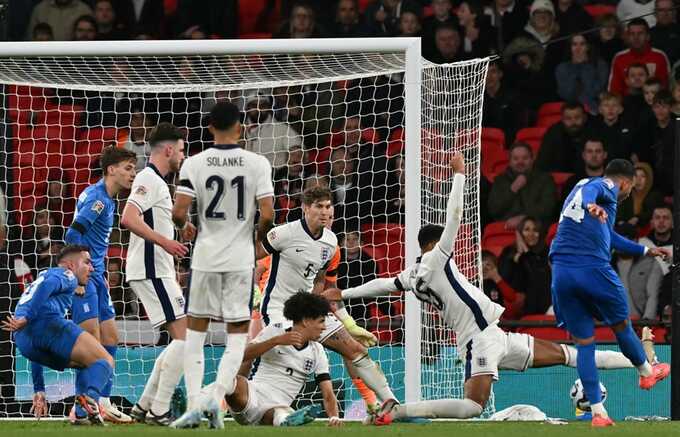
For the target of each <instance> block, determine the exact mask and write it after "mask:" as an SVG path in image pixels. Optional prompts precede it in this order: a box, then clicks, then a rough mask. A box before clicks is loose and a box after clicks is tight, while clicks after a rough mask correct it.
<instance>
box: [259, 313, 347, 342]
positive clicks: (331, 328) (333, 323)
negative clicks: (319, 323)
mask: <svg viewBox="0 0 680 437" xmlns="http://www.w3.org/2000/svg"><path fill="white" fill-rule="evenodd" d="M274 323H280V324H281V326H283V327H286V328H287V327H290V326H293V322H291V321H290V320H288V319H286V318H285V317H283V314H270V315H269V323H267V324H265V326H269V325H271V324H274ZM324 324H325V325H326V327H325V328H324V330H323V332H322V333H321V335H320V336H319V338H318V339H317V340H316V341H317V342H319V343H323V342H324V341H326V340H328V337H330V336H331V335H333V334H335V333H336V332H338V331H339V330H341V329H342V328H344V325H343V324H342V322H341V321H340V320H338V319H337V317H335V315H334V314H330V313H329V314H328V315H327V316H326V320H325V321H324Z"/></svg>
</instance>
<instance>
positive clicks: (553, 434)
mask: <svg viewBox="0 0 680 437" xmlns="http://www.w3.org/2000/svg"><path fill="white" fill-rule="evenodd" d="M223 433H226V434H230V435H236V436H238V437H270V436H271V437H281V436H296V437H297V436H300V437H312V436H324V437H334V436H345V437H349V436H351V437H382V436H389V437H411V436H413V437H424V436H427V437H456V436H458V437H499V436H501V437H530V436H532V435H543V436H546V437H548V436H549V437H562V436H564V437H567V436H568V437H579V436H594V435H597V436H598V437H599V436H631V437H640V436H669V437H670V436H678V435H680V422H645V423H640V422H617V424H616V426H614V427H612V428H607V429H592V428H591V427H590V424H589V423H570V424H568V425H548V424H543V423H527V422H523V423H522V422H512V423H509V422H496V423H489V422H465V423H463V422H435V423H430V424H424V425H415V424H410V425H405V424H399V425H392V426H388V427H381V428H378V427H369V426H364V425H361V424H360V423H357V422H352V423H346V424H345V426H343V427H342V428H328V427H326V426H325V423H324V422H317V423H314V424H310V425H307V426H303V427H298V428H273V427H264V426H253V427H250V426H239V425H237V424H235V423H233V422H227V423H226V425H225V430H224V431H213V430H210V429H207V428H206V427H205V425H203V427H202V428H200V429H197V430H174V429H167V428H160V427H151V426H147V425H119V426H108V427H105V428H93V427H81V428H78V427H73V426H71V425H68V424H66V423H64V422H55V421H49V422H47V421H42V422H36V421H23V422H4V421H3V422H0V435H1V436H3V437H15V436H21V437H28V436H31V437H33V436H61V437H66V436H68V437H72V436H75V437H78V436H83V437H85V436H87V437H98V436H149V437H151V436H164V437H172V436H195V437H199V436H209V435H212V436H215V435H221V434H223Z"/></svg>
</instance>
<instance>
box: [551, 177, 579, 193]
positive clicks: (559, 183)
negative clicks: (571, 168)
mask: <svg viewBox="0 0 680 437" xmlns="http://www.w3.org/2000/svg"><path fill="white" fill-rule="evenodd" d="M550 176H552V178H553V181H554V182H555V186H556V187H557V197H558V198H559V199H561V198H562V191H564V184H566V183H567V180H569V178H570V177H572V176H574V173H562V172H552V173H550Z"/></svg>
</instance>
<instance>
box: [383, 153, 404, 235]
mask: <svg viewBox="0 0 680 437" xmlns="http://www.w3.org/2000/svg"><path fill="white" fill-rule="evenodd" d="M388 171H389V173H388V175H387V196H385V203H386V206H385V216H386V217H385V221H386V222H388V223H398V224H404V217H405V215H406V204H405V203H404V201H405V198H406V185H405V184H406V173H405V168H404V157H403V156H402V155H396V156H393V157H392V158H390V160H389V162H388Z"/></svg>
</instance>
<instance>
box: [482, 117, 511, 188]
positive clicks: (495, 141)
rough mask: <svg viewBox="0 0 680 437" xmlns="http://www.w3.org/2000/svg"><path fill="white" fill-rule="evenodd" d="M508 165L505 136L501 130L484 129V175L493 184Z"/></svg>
mask: <svg viewBox="0 0 680 437" xmlns="http://www.w3.org/2000/svg"><path fill="white" fill-rule="evenodd" d="M507 163H508V151H507V150H506V149H505V135H504V134H503V131H501V130H500V129H494V128H483V129H482V164H481V167H482V174H483V175H484V176H485V177H486V178H487V179H489V181H491V182H493V180H494V179H495V178H496V175H498V174H499V173H501V172H502V171H503V170H504V169H505V167H506V166H507Z"/></svg>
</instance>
